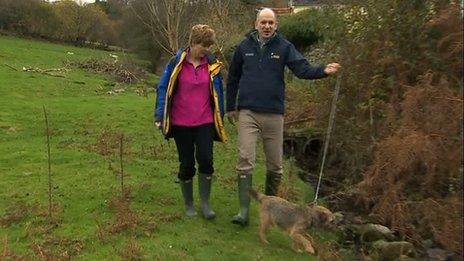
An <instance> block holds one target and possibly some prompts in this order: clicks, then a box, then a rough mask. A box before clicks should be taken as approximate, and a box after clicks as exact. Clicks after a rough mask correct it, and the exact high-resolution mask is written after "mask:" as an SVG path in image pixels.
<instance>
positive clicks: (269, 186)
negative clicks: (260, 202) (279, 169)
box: [264, 172, 282, 196]
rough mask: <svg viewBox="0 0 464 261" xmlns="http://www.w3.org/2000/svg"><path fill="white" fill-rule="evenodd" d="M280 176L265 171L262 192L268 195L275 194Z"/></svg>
mask: <svg viewBox="0 0 464 261" xmlns="http://www.w3.org/2000/svg"><path fill="white" fill-rule="evenodd" d="M281 178H282V174H279V173H273V172H267V173H266V185H265V189H264V194H266V195H268V196H277V193H278V192H279V186H280V180H281Z"/></svg>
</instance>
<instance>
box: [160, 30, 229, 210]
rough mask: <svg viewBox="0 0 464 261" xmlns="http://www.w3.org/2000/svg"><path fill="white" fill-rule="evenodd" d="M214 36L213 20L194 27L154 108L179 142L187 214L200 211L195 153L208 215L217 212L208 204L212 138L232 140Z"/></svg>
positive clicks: (203, 207)
mask: <svg viewBox="0 0 464 261" xmlns="http://www.w3.org/2000/svg"><path fill="white" fill-rule="evenodd" d="M214 41H215V33H214V31H213V29H211V28H210V27H209V26H208V25H202V24H198V25H195V26H193V27H192V29H191V32H190V39H189V47H188V48H185V49H183V50H179V51H178V52H177V54H176V55H175V56H174V57H173V58H172V59H171V60H170V61H169V63H168V64H167V66H166V69H165V70H164V73H163V75H162V77H161V79H160V82H159V84H158V90H157V100H156V108H155V124H156V125H157V126H159V127H161V129H162V131H163V134H164V135H165V136H166V138H167V139H168V138H171V137H173V138H174V140H175V142H176V147H177V153H178V156H179V162H180V166H179V173H178V178H179V182H180V185H181V191H182V195H183V198H184V203H185V210H186V215H187V216H189V217H191V216H195V215H196V211H195V208H194V206H193V184H192V178H193V176H194V175H195V171H196V169H195V158H196V161H197V163H198V172H199V174H198V181H199V190H200V193H199V194H200V201H201V211H202V214H203V216H204V217H205V218H206V219H213V218H215V217H216V214H215V213H214V211H213V210H212V209H211V207H210V205H209V198H210V192H211V177H212V175H213V172H214V168H213V140H217V141H221V142H225V141H226V140H227V137H226V133H225V129H224V125H223V121H222V118H223V116H224V108H223V107H224V102H223V88H222V77H221V75H220V69H221V66H222V64H221V63H220V62H219V61H218V60H217V59H216V58H215V57H214V56H212V55H211V54H210V53H209V48H210V47H211V45H213V43H214Z"/></svg>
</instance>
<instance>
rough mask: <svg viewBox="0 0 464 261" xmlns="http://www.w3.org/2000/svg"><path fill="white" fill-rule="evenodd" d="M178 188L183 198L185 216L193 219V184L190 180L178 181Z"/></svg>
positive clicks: (194, 213) (194, 212)
mask: <svg viewBox="0 0 464 261" xmlns="http://www.w3.org/2000/svg"><path fill="white" fill-rule="evenodd" d="M179 183H180V188H181V190H182V196H183V197H184V204H185V214H186V215H187V216H188V217H193V216H195V215H196V214H197V212H196V211H195V207H194V206H193V183H192V180H191V179H189V180H180V181H179Z"/></svg>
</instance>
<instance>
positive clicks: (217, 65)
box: [154, 49, 227, 142]
mask: <svg viewBox="0 0 464 261" xmlns="http://www.w3.org/2000/svg"><path fill="white" fill-rule="evenodd" d="M186 57H187V49H183V50H179V51H178V52H177V53H176V55H175V56H174V57H172V58H171V60H170V61H169V62H168V64H167V65H166V68H165V70H164V73H163V75H162V76H161V78H160V81H159V83H158V87H157V91H156V105H155V112H154V117H155V121H160V122H161V126H162V132H163V134H164V135H165V137H166V139H168V138H171V137H172V131H171V130H172V128H171V122H170V113H171V105H172V104H171V102H172V98H173V96H174V95H175V94H176V87H177V77H178V76H179V73H180V71H181V70H182V65H183V62H184V61H185V59H186ZM207 59H208V70H209V75H210V79H211V81H210V90H211V106H212V108H213V117H214V125H215V129H216V133H215V137H214V140H216V141H221V142H226V141H227V134H226V131H225V128H224V122H223V117H224V91H223V86H222V76H221V73H220V72H221V67H222V63H221V62H219V61H218V60H217V59H216V58H215V57H214V56H212V55H209V56H207Z"/></svg>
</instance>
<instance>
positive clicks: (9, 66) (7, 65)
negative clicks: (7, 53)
mask: <svg viewBox="0 0 464 261" xmlns="http://www.w3.org/2000/svg"><path fill="white" fill-rule="evenodd" d="M3 65H5V66H6V67H8V68H11V69H13V70H15V71H19V70H18V69H16V68H14V67H13V66H11V65H9V64H6V63H4V64H3Z"/></svg>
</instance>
